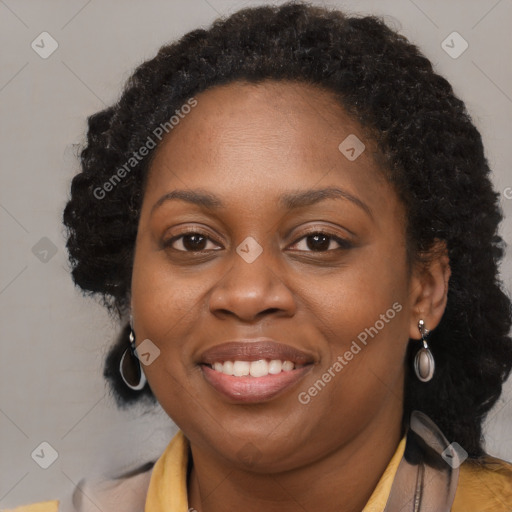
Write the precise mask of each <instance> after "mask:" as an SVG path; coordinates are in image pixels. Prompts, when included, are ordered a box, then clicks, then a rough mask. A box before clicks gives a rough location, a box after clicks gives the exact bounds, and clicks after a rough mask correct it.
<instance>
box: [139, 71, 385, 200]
mask: <svg viewBox="0 0 512 512" xmlns="http://www.w3.org/2000/svg"><path fill="white" fill-rule="evenodd" d="M195 99H196V101H197V105H196V106H195V107H194V108H193V109H192V110H191V111H190V113H188V114H187V115H185V116H183V118H182V119H181V120H180V122H179V124H178V125H177V126H175V127H174V128H173V130H172V131H171V132H170V133H169V134H168V135H167V136H166V137H165V138H164V139H163V141H162V142H161V144H160V146H159V147H158V148H157V150H156V154H155V157H154V159H153V162H152V165H151V169H150V175H149V178H148V183H147V190H146V194H149V195H150V196H153V195H154V194H157V193H162V192H165V191H169V190H172V189H173V188H195V187H197V186H200V187H201V188H202V189H214V190H216V191H218V192H219V194H220V195H226V196H228V197H229V196H230V195H231V196H233V195H234V194H236V195H237V196H238V197H243V196H247V197H255V196H256V195H257V193H258V191H261V192H262V193H264V194H267V196H268V195H269V194H270V195H272V193H274V192H276V191H277V190H280V189H286V190H289V189H290V188H293V189H297V188H303V189H307V188H316V187H317V186H328V185H340V184H343V185H344V186H345V188H347V189H348V191H349V192H354V193H355V192H356V191H358V190H359V191H361V193H364V194H366V195H367V196H368V197H367V198H368V199H369V200H371V197H369V196H371V195H372V193H373V194H374V195H375V194H376V192H377V189H378V188H379V187H380V188H381V189H382V187H383V186H387V183H386V180H385V179H384V177H383V174H382V172H381V171H380V169H379V167H378V165H377V164H376V163H375V161H374V158H373V155H374V152H375V144H374V142H373V141H371V140H368V139H367V138H366V137H365V135H364V134H363V131H362V129H361V127H360V126H359V124H358V123H357V122H356V121H355V120H354V119H352V118H351V117H350V116H349V115H348V114H347V113H346V112H345V111H344V109H343V108H342V106H341V105H340V103H339V102H338V101H337V100H336V98H335V96H334V94H333V93H332V92H330V91H327V90H325V89H322V88H320V87H318V86H315V85H310V84H303V83H297V82H273V81H267V82H263V83H260V84H250V83H244V82H235V83H230V84H227V85H223V86H216V87H214V88H212V89H209V90H206V91H204V92H202V93H200V94H198V95H197V96H196V97H195ZM340 145H341V146H340ZM363 145H364V146H363ZM362 148H364V150H363V151H362V152H361V154H360V155H359V156H358V155H357V154H356V155H355V156H356V157H357V158H355V159H352V158H347V156H348V157H353V156H354V152H355V151H357V153H359V152H360V151H361V149H362ZM347 149H348V150H349V152H348V153H346V151H347ZM352 149H353V150H354V151H351V150H352ZM344 151H345V153H344ZM381 199H382V198H381ZM384 199H385V196H384ZM372 202H373V200H372Z"/></svg>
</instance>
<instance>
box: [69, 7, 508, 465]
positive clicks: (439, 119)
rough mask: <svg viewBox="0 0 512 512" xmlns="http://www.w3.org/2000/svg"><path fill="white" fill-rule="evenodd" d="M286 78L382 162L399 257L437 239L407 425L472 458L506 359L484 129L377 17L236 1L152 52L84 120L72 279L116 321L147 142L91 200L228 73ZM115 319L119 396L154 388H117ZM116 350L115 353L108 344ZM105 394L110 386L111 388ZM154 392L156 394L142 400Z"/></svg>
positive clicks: (233, 77)
mask: <svg viewBox="0 0 512 512" xmlns="http://www.w3.org/2000/svg"><path fill="white" fill-rule="evenodd" d="M264 80H277V81H279V80H288V81H293V82H294V83H307V84H313V85H316V86H318V87H321V88H323V89H324V90H329V91H331V92H333V93H334V94H335V97H336V98H337V100H338V101H339V103H340V105H341V106H342V107H343V108H344V109H345V110H346V111H347V112H348V114H349V115H350V116H351V117H352V118H354V119H356V120H357V121H358V122H359V123H360V125H361V127H362V128H363V130H364V131H365V133H366V135H367V136H368V137H369V138H370V139H372V140H374V141H375V142H376V144H377V147H378V149H379V154H380V155H381V161H380V164H381V168H382V170H383V172H384V173H385V175H386V177H387V179H388V180H389V181H390V182H391V183H392V185H393V186H394V188H395V190H396V191H397V193H398V196H399V197H400V199H401V200H402V201H403V203H404V206H405V208H406V212H407V219H408V220H407V222H408V224H407V247H408V254H409V257H410V261H418V260H421V258H422V255H424V254H426V253H428V251H429V250H430V249H432V248H433V247H434V246H435V243H436V241H438V240H442V241H444V242H445V243H446V247H447V250H448V255H449V258H450V265H451V272H452V273H451V278H450V286H449V292H448V304H447V307H446V311H445V313H444V316H443V318H442V320H441V323H440V324H439V326H438V327H437V328H436V329H435V330H434V331H433V332H432V334H431V337H430V339H429V342H430V345H431V349H432V352H433V355H434V357H435V361H436V373H435V376H434V378H433V379H432V380H431V381H430V382H428V383H422V382H419V381H418V380H417V379H416V378H415V376H414V374H413V373H412V370H411V368H412V367H413V364H412V359H413V356H414V351H415V349H417V343H415V344H412V343H411V344H410V346H409V350H408V352H407V358H406V362H405V364H406V376H405V383H404V385H405V400H404V421H405V419H408V418H409V414H410V412H411V411H412V410H413V409H419V410H421V411H423V412H424V413H426V414H427V415H429V416H430V417H431V418H432V419H433V420H434V421H435V422H436V423H437V424H438V425H439V427H440V428H441V429H442V431H443V432H444V433H445V435H446V437H447V438H448V439H449V440H450V441H457V442H458V443H459V444H460V445H461V446H463V447H464V448H465V449H466V451H467V452H468V453H469V455H470V456H471V457H474V458H476V457H479V456H481V455H483V454H484V451H483V447H482V442H483V437H482V422H483V420H484V418H485V416H486V414H487V413H488V411H489V410H490V409H491V407H492V406H493V404H494V403H495V402H496V401H497V399H498V397H499V396H500V394H501V390H502V384H503V382H504V381H505V379H506V378H507V376H508V375H509V373H510V371H511V368H512V343H511V338H510V337H509V331H510V326H511V304H510V300H509V298H508V297H507V296H506V294H505V293H504V291H503V289H502V285H501V283H500V280H499V276H498V264H499V261H500V259H501V258H502V257H503V253H504V243H503V240H502V239H501V238H500V236H499V235H498V225H499V223H500V221H501V220H502V213H501V210H500V208H499V203H498V194H497V193H496V192H494V190H493V187H492V184H491V181H490V178H489V174H490V169H489V167H488V163H487V160H486V158H485V156H484V150H483V146H482V140H481V136H480V134H479V132H478V130H477V129H476V128H475V126H474V125H473V123H472V121H471V119H470V117H469V115H468V112H467V111H466V108H465V105H464V103H463V102H462V101H461V100H460V99H459V98H457V97H456V96H455V94H454V92H453V90H452V87H451V86H450V84H449V83H448V82H447V81H446V79H444V78H443V77H441V76H439V75H438V74H436V73H435V72H434V71H433V69H432V65H431V63H430V61H429V60H428V59H427V58H426V57H425V56H423V55H422V53H421V52H420V51H419V49H418V48H417V47H416V46H414V45H413V44H411V43H410V42H408V40H407V39H406V38H405V37H403V36H401V35H399V34H397V33H396V32H395V31H393V30H391V29H390V28H388V27H387V26H386V25H385V23H384V22H383V21H382V20H381V19H379V18H377V17H374V16H364V17H362V16H351V17H349V16H346V15H344V14H343V13H341V12H339V11H337V10H331V9H328V8H323V7H317V6H312V5H310V4H305V3H300V2H289V3H286V4H283V5H281V6H279V7H275V6H263V7H256V8H248V9H244V10H241V11H239V12H237V13H235V14H233V15H232V16H230V17H229V18H227V19H219V20H217V21H216V22H214V23H213V24H212V26H211V27H209V28H208V29H207V30H204V29H197V30H194V31H192V32H189V33H187V34H186V35H184V36H183V37H182V38H181V39H180V40H179V41H177V42H175V43H172V44H169V45H166V46H163V47H162V48H161V49H160V50H159V52H158V54H157V55H156V56H155V57H154V58H153V59H151V60H148V61H146V62H144V63H142V64H141V65H140V66H139V67H138V68H137V69H136V70H135V71H134V73H133V75H132V76H131V77H130V78H129V80H128V82H127V84H126V86H125V89H124V92H123V93H122V95H121V97H120V99H119V100H118V102H117V103H116V104H114V105H113V106H111V107H109V108H106V109H105V110H102V111H100V112H98V113H96V114H94V115H92V116H90V117H89V119H88V122H89V125H88V128H89V129H88V135H87V144H86V146H85V147H84V148H83V149H82V151H81V155H80V157H81V172H80V173H79V174H77V175H76V176H75V177H74V178H73V181H72V185H71V199H70V200H69V202H68V203H67V205H66V208H65V211H64V224H65V226H66V227H67V230H68V241H67V248H68V250H69V255H70V262H71V267H72V276H73V279H74V281H75V283H76V284H77V285H78V286H80V287H81V288H82V289H83V290H84V292H87V293H91V294H99V295H100V296H101V297H102V299H103V303H104V304H105V305H106V306H107V307H108V308H109V310H110V311H111V312H117V313H118V314H119V316H120V317H122V315H123V314H125V313H126V311H127V308H128V305H129V302H128V301H129V293H130V286H131V272H132V262H133V253H134V245H135V238H136V234H137V224H138V216H139V212H140V207H141V202H142V197H143V193H144V185H145V176H146V174H147V170H148V167H149V163H150V161H151V156H152V155H153V154H154V150H152V151H149V154H148V155H147V156H145V157H144V158H143V159H141V161H140V162H138V163H137V165H136V166H134V168H133V170H131V171H130V172H129V173H126V176H124V177H123V179H122V180H120V181H119V183H117V184H116V186H115V187H111V188H112V190H110V191H109V193H108V197H106V198H105V199H102V198H101V197H99V196H100V194H98V193H95V191H97V190H99V189H100V188H101V187H103V190H105V189H106V187H104V184H105V183H106V182H108V180H109V179H110V178H111V177H112V176H113V174H114V173H115V171H116V169H119V168H121V167H122V166H123V165H124V164H125V163H126V161H127V160H128V159H130V158H131V157H132V155H133V154H134V152H137V150H138V149H139V148H141V147H142V146H143V145H144V144H145V142H146V140H147V137H148V134H149V133H150V132H152V131H153V130H155V129H156V128H157V127H158V126H160V125H161V124H162V123H165V122H166V121H168V120H169V119H170V118H171V116H172V115H173V114H174V113H175V112H176V111H177V110H179V109H180V107H181V106H182V105H184V104H185V103H186V101H187V99H190V98H191V97H193V95H195V94H198V93H200V92H201V91H204V90H206V89H208V88H211V87H215V86H217V85H220V84H226V83H230V82H234V81H246V82H251V83H260V82H262V81H264ZM126 333H127V330H126V328H125V330H124V332H123V334H122V335H121V336H120V337H119V340H118V343H117V345H116V347H114V349H113V350H112V351H111V353H110V355H109V357H108V359H107V364H106V367H105V376H106V377H107V379H109V380H110V383H111V385H112V386H113V389H114V391H115V394H116V396H117V398H118V402H119V404H120V405H123V404H125V405H126V404H129V403H131V402H133V401H135V400H138V398H139V397H144V396H145V397H152V394H151V390H150V389H149V386H146V388H145V390H144V391H143V392H141V393H137V394H134V393H133V392H130V391H129V390H127V389H126V388H124V387H123V385H122V383H121V384H120V383H119V376H118V372H117V367H118V362H119V357H120V354H121V352H122V350H124V348H125V347H126V346H127V345H126ZM121 349H122V350H121ZM116 390H117V391H116ZM153 400H154V397H153Z"/></svg>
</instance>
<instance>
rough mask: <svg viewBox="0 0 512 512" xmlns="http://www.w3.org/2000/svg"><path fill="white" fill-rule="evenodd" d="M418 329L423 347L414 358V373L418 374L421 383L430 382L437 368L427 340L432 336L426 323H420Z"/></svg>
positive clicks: (421, 321)
mask: <svg viewBox="0 0 512 512" xmlns="http://www.w3.org/2000/svg"><path fill="white" fill-rule="evenodd" d="M418 329H419V331H420V334H421V341H422V342H423V347H422V348H420V349H419V350H418V352H417V353H416V356H415V357H414V371H415V373H416V377H418V379H419V380H421V382H428V381H429V380H430V379H432V377H433V376H434V370H435V366H436V365H435V361H434V356H433V355H432V352H430V348H429V347H428V343H427V339H426V338H427V336H428V335H429V334H430V331H429V330H428V329H427V328H426V327H425V322H424V321H423V320H420V321H419V322H418Z"/></svg>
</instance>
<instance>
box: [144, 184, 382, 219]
mask: <svg viewBox="0 0 512 512" xmlns="http://www.w3.org/2000/svg"><path fill="white" fill-rule="evenodd" d="M326 199H344V200H348V201H350V202H351V203H353V204H355V205H356V206H358V207H359V208H361V209H362V210H364V211H365V212H366V213H367V214H368V215H369V216H370V217H372V218H373V214H372V211H371V209H370V207H369V206H368V205H367V204H366V203H364V202H363V201H361V199H359V198H357V197H355V196H354V195H352V194H350V193H349V192H347V191H346V190H342V189H341V188H338V187H327V188H321V189H313V190H304V191H293V192H289V193H286V194H283V195H282V196H281V197H280V198H279V200H278V204H279V205H280V206H281V207H284V208H286V209H287V210H293V209H297V208H304V207H306V206H311V205H313V204H316V203H319V202H320V201H324V200H326ZM172 200H179V201H186V202H187V203H191V204H195V205H197V206H202V207H203V208H207V209H209V210H219V209H221V208H225V207H226V205H225V204H224V203H223V202H222V200H221V199H220V198H219V197H217V196H216V195H214V194H212V193H210V192H206V191H204V190H201V189H198V190H180V189H177V190H173V191H172V192H168V193H167V194H164V195H163V196H162V197H161V198H160V199H158V201H157V202H156V203H155V204H154V205H153V208H152V209H151V213H153V212H154V211H155V210H156V209H157V208H158V207H159V206H161V205H162V204H163V203H165V202H167V201H172Z"/></svg>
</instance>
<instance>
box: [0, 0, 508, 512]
mask: <svg viewBox="0 0 512 512" xmlns="http://www.w3.org/2000/svg"><path fill="white" fill-rule="evenodd" d="M258 3H264V2H242V1H228V0H208V1H207V0H179V1H162V0H151V1H133V0H132V1H121V0H108V1H102V2H100V1H99V0H89V1H87V0H85V1H84V0H73V1H69V0H68V1H63V0H62V1H56V0H52V1H45V2H39V1H35V0H34V1H27V0H25V1H23V0H18V1H15V0H0V44H1V48H2V60H1V66H0V109H1V114H0V115H1V120H2V122H1V135H0V144H1V155H2V160H1V161H2V166H1V172H2V187H1V189H0V227H1V233H2V243H1V246H0V251H1V267H0V311H1V316H2V323H1V326H2V328H1V331H0V333H1V355H0V383H1V384H0V454H1V456H0V506H3V507H5V506H13V505H19V504H22V503H27V502H33V501H40V500H45V499H56V498H60V497H62V496H63V495H64V494H65V493H67V492H69V490H70V489H71V488H72V487H73V486H74V485H75V483H76V482H78V480H80V479H81V478H82V477H83V476H92V475H102V474H108V473H109V472H111V471H112V470H114V469H116V468H119V467H123V468H124V467H127V466H131V465H134V464H136V463H138V462H141V461H145V460H147V459H148V458H153V457H154V458H156V457H157V456H158V455H159V454H160V453H161V451H162V450H163V449H164V447H165V446H166V444H167V443H168V441H169V439H170V438H171V436H172V434H173V432H174V431H175V427H174V426H173V425H172V423H171V422H170V420H169V419H168V418H167V417H166V415H165V414H164V413H163V412H162V411H161V410H159V409H155V410H153V409H151V410H148V409H143V408H140V407H139V408H136V409H133V410H129V411H119V410H117V409H116V408H115V404H114V402H113V399H112V398H111V396H110V395H109V394H108V390H107V388H106V385H105V383H104V381H103V379H102V377H101V372H102V364H103V359H104V356H105V353H106V351H107V347H108V345H109V344H110V343H111V342H112V341H113V339H114V337H115V335H116V333H117V328H118V326H117V325H116V323H115V322H114V321H113V320H112V319H110V318H109V317H108V315H107V314H106V312H105V311H104V310H103V309H102V308H101V307H100V306H99V305H98V304H97V303H96V302H94V301H93V300H91V299H85V298H83V297H82V296H81V295H80V293H79V291H78V290H76V289H74V287H73V284H72V281H71V278H70V276H69V273H68V270H67V259H66V252H65V247H64V238H63V229H62V226H61V214H62V209H63V207H64V205H65V202H66V199H67V196H68V188H69V183H70V179H71V177H72V176H73V174H74V173H75V172H76V171H77V162H76V159H75V157H74V153H75V150H76V145H77V144H80V143H82V142H83V140H84V136H85V130H86V117H87V116H88V115H90V114H92V113H93V112H96V111H97V110H99V109H101V108H103V107H104V106H105V105H108V104H110V103H112V102H113V101H115V100H116V99H117V97H118V95H119V93H120V89H121V85H122V84H123V82H124V81H125V80H126V78H128V76H129V74H130V73H131V71H132V70H133V68H134V67H135V66H136V65H137V64H139V63H140V62H142V61H143V60H145V59H147V58H149V57H152V56H153V55H154V54H155V52H156V51H157V49H158V48H159V47H160V46H161V45H162V44H164V43H166V42H168V41H170V40H174V39H175V38H177V37H178V36H180V35H182V34H184V33H185V32H187V31H189V30H191V29H194V28H196V27H199V26H205V25H207V24H209V23H210V22H211V21H213V19H214V18H216V17H217V16H219V15H227V14H230V13H232V12H234V11H236V10H237V9H239V8H240V7H243V6H248V5H256V4H258ZM276 3H280V2H276ZM316 3H318V4H324V5H325V4H327V5H335V6H339V7H341V8H344V9H345V10H346V11H349V12H359V13H375V14H382V15H385V18H386V19H387V21H388V23H389V24H390V25H391V26H392V27H393V28H395V29H397V30H399V31H400V32H401V33H403V34H404V35H406V36H407V37H409V38H410V39H411V40H412V41H413V42H415V43H416V44H418V45H419V47H420V48H421V49H422V50H423V51H424V52H425V54H426V55H427V57H429V58H430V59H431V60H432V62H433V63H434V65H435V67H436V69H437V70H438V71H439V72H441V73H442V74H444V75H445V76H446V77H447V78H448V80H449V81H450V82H451V83H452V84H453V86H454V88H455V90H456V92H457V93H458V94H459V96H461V97H462V99H463V100H464V101H465V102H466V104H467V106H468V108H469V110H470V112H471V115H472V116H473V119H474V121H475V123H476V124H477V126H478V127H479V129H480V131H481V133H482V135H483V138H484V143H485V145H486V150H487V156H488V158H489V160H490V163H491V167H492V168H493V170H494V176H493V179H494V183H495V186H496V189H497V190H498V191H500V192H501V194H502V195H501V198H502V205H503V209H504V212H505V214H506V217H507V220H506V221H505V222H504V223H503V225H502V234H503V236H504V237H505V239H506V240H507V241H510V240H511V239H512V237H511V232H512V188H509V187H512V175H511V171H510V169H511V164H512V144H511V142H510V141H511V140H512V128H511V125H512V123H511V114H512V80H511V79H512V66H511V60H510V55H511V50H512V48H511V47H512V43H511V35H510V34H511V31H510V25H511V23H512V1H511V0H499V1H497V0H479V1H476V0H473V1H468V0H464V1H463V0H457V1H454V0H451V1H446V0H435V1H426V0H414V1H413V0H387V1H338V2H334V1H333V2H316ZM44 31H46V32H49V33H50V34H51V36H52V37H53V38H54V39H55V40H56V41H57V42H58V49H57V50H56V51H55V52H54V53H53V54H52V55H51V56H49V57H48V58H46V59H43V58H41V57H40V56H39V55H38V54H37V53H36V51H34V50H33V49H32V47H31V43H32V41H34V40H35V41H36V43H37V42H38V41H40V38H38V36H39V34H41V33H42V32H44ZM453 31H457V32H458V33H460V34H461V35H462V37H463V38H464V39H465V40H466V41H467V42H468V44H469V47H468V49H467V50H466V51H465V52H464V53H463V54H462V55H460V56H459V57H458V58H456V59H454V58H452V57H451V56H450V55H448V54H447V53H446V51H445V50H444V49H443V48H442V46H441V43H442V41H444V40H445V39H446V38H447V36H448V35H449V34H451V33H452V32H453ZM450 41H451V40H450V39H448V43H449V44H450V45H452V46H454V47H455V48H454V50H455V51H456V50H458V49H460V48H461V47H460V44H459V42H454V43H453V44H452V43H451V42H450ZM39 44H41V43H39ZM45 48H46V49H48V48H49V46H48V41H47V43H46V44H45ZM45 237H46V238H45ZM41 239H43V240H42V241H41ZM34 247H35V248H34ZM45 250H46V251H47V252H46V253H45V252H44V251H45ZM55 250H56V252H55V254H53V252H54V251H55ZM502 275H503V279H504V282H505V285H506V288H507V290H508V291H509V292H510V290H511V289H512V257H511V252H510V249H509V251H508V253H507V257H506V260H505V262H504V264H503V267H502ZM511 421H512V385H511V382H510V381H509V384H508V385H507V389H506V392H505V393H504V395H503V396H502V398H501V399H500V401H499V403H498V404H497V405H496V407H495V408H494V409H493V411H492V413H491V414H490V416H489V420H488V422H487V428H486V441H487V450H488V452H490V453H491V454H494V455H497V456H499V457H502V458H505V459H508V460H512V429H511ZM43 441H46V442H48V443H50V445H51V446H52V447H54V449H55V450H56V451H57V453H58V458H57V460H56V461H55V462H54V463H53V464H52V465H51V466H50V467H49V468H48V469H46V470H44V469H42V468H41V467H39V465H38V464H36V462H34V460H33V459H32V457H31V453H32V452H33V450H34V449H36V447H38V446H39V445H40V443H41V442H43ZM46 453H48V451H47V452H46Z"/></svg>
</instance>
